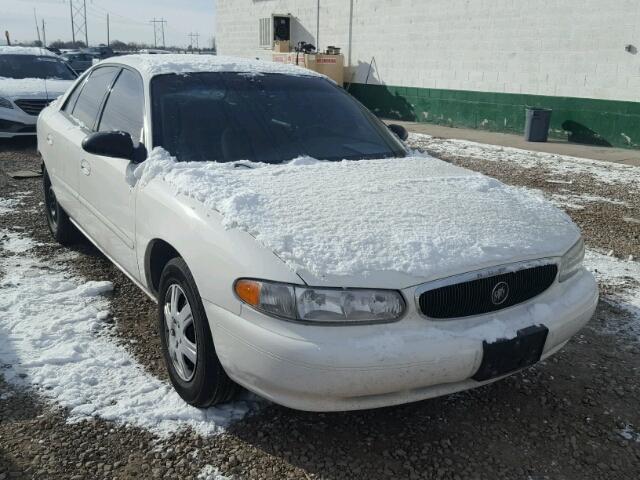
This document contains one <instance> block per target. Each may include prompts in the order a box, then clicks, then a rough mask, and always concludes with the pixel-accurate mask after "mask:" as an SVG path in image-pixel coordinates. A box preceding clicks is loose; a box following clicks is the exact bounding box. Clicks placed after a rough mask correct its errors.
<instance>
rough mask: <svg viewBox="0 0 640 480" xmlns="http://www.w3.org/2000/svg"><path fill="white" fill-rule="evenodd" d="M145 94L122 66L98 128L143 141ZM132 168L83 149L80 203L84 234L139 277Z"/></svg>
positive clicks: (122, 161) (134, 75)
mask: <svg viewBox="0 0 640 480" xmlns="http://www.w3.org/2000/svg"><path fill="white" fill-rule="evenodd" d="M143 125H144V96H143V86H142V79H141V78H140V76H139V75H138V74H137V73H134V72H133V71H131V70H128V69H123V70H122V71H121V72H120V73H119V75H118V77H117V79H116V81H115V83H114V84H113V86H112V87H111V88H110V90H109V93H108V94H107V97H106V100H105V102H104V105H103V109H102V111H101V113H100V114H99V115H98V119H97V122H96V127H95V130H96V131H101V132H105V131H113V130H117V131H123V132H127V133H129V134H130V135H131V137H132V138H133V140H134V143H135V144H138V143H139V142H140V141H141V139H142V129H143ZM134 167H135V165H134V164H132V163H131V162H130V161H129V160H125V159H121V158H108V157H103V156H99V155H93V154H89V153H87V152H84V151H83V152H82V155H81V160H80V175H79V179H78V185H79V194H80V201H81V202H82V203H83V205H84V206H85V208H86V209H87V211H88V212H89V214H90V215H91V216H92V218H93V221H91V222H89V223H88V225H87V233H88V234H89V235H91V237H92V238H93V239H94V240H95V241H96V242H97V243H98V244H99V245H100V247H101V248H102V249H103V250H104V251H105V252H106V253H107V254H108V255H109V256H110V257H111V258H112V259H113V260H114V261H116V262H117V263H118V264H119V265H120V266H121V267H122V268H123V269H124V270H126V271H127V272H128V273H129V274H130V275H132V276H133V277H134V278H136V279H138V278H139V270H138V263H137V259H136V255H135V199H136V195H135V193H136V190H135V187H134V186H132V184H133V182H131V181H130V178H131V173H132V170H133V168H134Z"/></svg>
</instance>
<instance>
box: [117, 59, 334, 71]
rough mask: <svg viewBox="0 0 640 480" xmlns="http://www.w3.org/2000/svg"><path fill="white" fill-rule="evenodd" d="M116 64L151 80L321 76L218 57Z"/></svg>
mask: <svg viewBox="0 0 640 480" xmlns="http://www.w3.org/2000/svg"><path fill="white" fill-rule="evenodd" d="M117 61H118V62H123V63H126V64H130V65H132V66H135V67H136V68H138V69H139V70H140V71H141V72H142V73H145V74H146V75H148V76H150V77H152V76H155V75H162V74H166V73H178V74H188V73H196V72H236V73H252V74H256V75H259V74H265V73H280V74H284V75H297V76H307V77H310V76H313V77H322V76H323V75H321V74H319V73H316V72H313V71H311V70H307V69H306V68H302V67H298V66H296V65H284V64H282V63H276V62H265V61H260V60H250V59H246V58H239V57H225V56H218V55H178V54H168V55H125V56H123V57H118V59H117Z"/></svg>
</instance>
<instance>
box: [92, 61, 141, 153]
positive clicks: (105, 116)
mask: <svg viewBox="0 0 640 480" xmlns="http://www.w3.org/2000/svg"><path fill="white" fill-rule="evenodd" d="M143 126H144V88H143V86H142V79H141V78H140V76H139V75H137V74H136V73H134V72H132V71H131V70H127V69H123V70H122V73H121V74H120V76H119V77H118V79H117V80H116V83H115V85H114V86H113V88H112V89H111V92H110V93H109V97H108V98H107V102H106V104H105V106H104V111H103V112H102V117H101V118H100V124H99V126H98V131H99V132H110V131H114V130H118V131H122V132H127V133H128V134H129V135H131V138H132V139H133V143H134V145H137V144H138V143H139V142H140V141H141V139H142V128H143Z"/></svg>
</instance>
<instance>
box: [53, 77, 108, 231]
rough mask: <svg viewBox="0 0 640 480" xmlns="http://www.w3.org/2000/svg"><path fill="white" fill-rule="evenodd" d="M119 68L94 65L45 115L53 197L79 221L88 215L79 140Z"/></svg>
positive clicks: (95, 116)
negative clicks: (81, 185) (82, 197)
mask: <svg viewBox="0 0 640 480" xmlns="http://www.w3.org/2000/svg"><path fill="white" fill-rule="evenodd" d="M119 71H120V69H119V68H116V67H101V68H97V69H96V70H94V71H93V72H91V74H90V75H89V76H88V77H87V78H86V79H85V80H84V81H83V82H81V83H79V84H78V85H77V86H76V87H75V89H74V90H73V92H72V93H71V95H69V97H68V98H67V100H66V101H65V104H64V106H63V107H62V109H61V110H59V111H56V112H54V113H53V114H52V115H51V116H50V117H48V118H47V122H46V125H45V126H44V127H45V131H44V132H43V135H44V142H42V145H43V147H44V150H43V151H42V154H43V157H44V158H45V161H46V164H47V169H48V170H49V174H50V176H51V180H52V183H53V186H54V188H55V189H56V197H57V198H58V201H59V202H60V204H61V205H62V206H63V207H64V209H65V210H66V211H67V213H68V214H69V215H70V216H71V217H72V218H73V219H74V220H76V221H77V222H78V223H80V224H81V225H82V224H84V223H85V222H86V221H88V220H89V219H90V217H89V216H88V215H87V210H86V208H83V207H82V203H81V202H80V199H79V185H78V180H79V178H80V166H81V160H82V156H83V153H84V151H83V150H82V140H84V138H85V137H86V136H87V135H88V134H90V133H91V132H92V131H94V128H95V125H96V122H97V119H98V114H99V112H100V109H101V107H102V104H103V102H104V98H105V96H106V94H107V91H108V88H109V87H110V86H111V84H112V83H113V81H114V80H115V77H116V75H117V74H118V73H119Z"/></svg>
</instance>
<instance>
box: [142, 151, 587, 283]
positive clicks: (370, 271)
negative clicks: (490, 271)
mask: <svg viewBox="0 0 640 480" xmlns="http://www.w3.org/2000/svg"><path fill="white" fill-rule="evenodd" d="M249 165H250V166H251V167H253V168H248V169H246V168H243V169H238V168H234V165H233V164H228V163H213V162H193V163H179V162H178V163H176V162H175V161H174V159H172V158H171V157H169V155H168V153H167V152H166V151H164V150H161V149H155V150H154V151H153V152H152V153H151V155H150V158H149V159H148V160H147V161H146V162H145V163H144V164H142V166H141V167H139V168H140V169H141V170H142V171H141V172H137V171H136V176H137V177H139V178H140V179H141V184H142V185H143V187H144V185H145V184H146V183H147V182H148V181H149V180H150V179H151V178H153V177H160V178H162V179H163V180H164V181H165V182H166V183H168V184H169V186H170V187H171V188H172V189H173V190H174V191H175V192H176V193H178V194H183V195H185V196H188V197H191V198H193V199H195V200H197V201H199V202H201V203H202V204H204V205H205V206H206V207H208V208H210V209H212V210H215V211H217V212H219V213H220V214H221V215H222V216H223V224H224V225H225V227H227V228H230V229H239V230H243V231H246V232H248V233H250V234H251V235H253V236H254V237H255V238H256V239H257V240H258V242H260V243H261V244H262V245H264V246H265V247H267V248H269V249H270V250H272V251H274V252H275V253H276V254H277V255H278V256H279V257H280V258H281V259H283V260H284V261H285V263H287V265H289V267H290V268H291V269H292V270H294V271H295V272H297V273H298V274H299V275H300V276H302V277H303V278H304V279H305V280H306V281H312V282H314V283H315V282H324V283H329V282H330V281H337V282H340V281H341V279H343V280H345V281H347V279H348V278H349V277H354V278H355V277H360V276H366V277H368V278H374V277H375V278H377V279H380V281H382V279H383V278H390V277H389V275H393V277H394V278H398V281H399V282H403V281H404V280H406V284H407V286H409V285H411V283H410V281H411V280H415V279H418V280H419V281H428V280H433V279H436V278H442V277H446V276H449V275H454V274H457V273H464V272H468V271H472V270H476V269H481V268H485V267H489V266H495V265H502V264H507V263H511V262H516V261H521V260H533V259H541V258H546V257H553V256H559V255H562V254H564V253H565V252H566V251H567V250H568V249H569V248H570V247H571V246H572V245H573V244H574V243H575V242H576V241H577V240H578V238H579V236H580V232H579V230H578V228H577V227H576V226H575V225H574V224H573V222H572V221H571V219H570V218H569V217H568V215H566V214H565V213H564V212H562V211H561V210H559V209H558V208H556V207H554V206H553V205H551V204H550V203H549V202H547V201H545V200H544V199H543V198H542V197H541V196H539V195H535V194H532V193H530V192H527V191H525V190H524V189H521V188H516V187H510V186H506V185H504V184H502V183H500V182H499V181H497V180H495V179H493V178H489V177H486V176H484V175H481V174H478V173H475V172H471V171H469V170H465V169H463V168H460V167H456V166H454V165H451V164H449V163H446V162H443V161H441V160H437V159H435V158H432V157H426V156H425V157H410V158H394V159H380V160H362V161H342V162H327V161H317V160H315V161H314V160H313V159H309V158H307V159H298V160H294V161H293V162H290V163H288V164H281V165H266V164H258V163H252V164H249ZM407 276H409V277H410V278H408V277H407ZM416 283H418V282H416Z"/></svg>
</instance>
